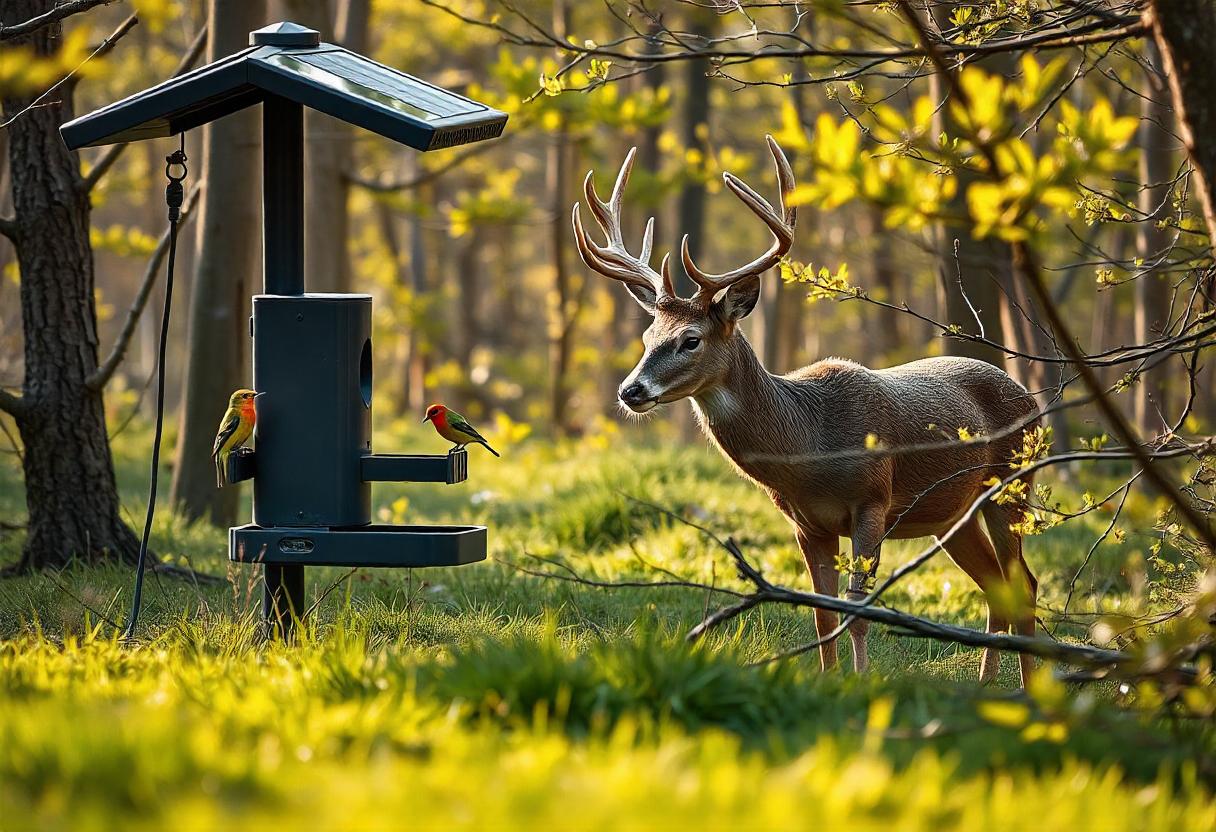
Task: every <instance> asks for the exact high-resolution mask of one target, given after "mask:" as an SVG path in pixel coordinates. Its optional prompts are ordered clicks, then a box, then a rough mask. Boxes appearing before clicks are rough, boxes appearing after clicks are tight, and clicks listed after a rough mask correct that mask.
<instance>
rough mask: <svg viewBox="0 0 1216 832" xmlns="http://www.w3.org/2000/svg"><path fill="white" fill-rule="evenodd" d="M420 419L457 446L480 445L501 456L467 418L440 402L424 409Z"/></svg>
mask: <svg viewBox="0 0 1216 832" xmlns="http://www.w3.org/2000/svg"><path fill="white" fill-rule="evenodd" d="M422 421H424V422H430V423H431V424H432V425H434V426H435V432H436V433H438V434H439V435H440V436H442V437H443V438H444V439H446V440H448V441H449V442H451V443H453V444H454V445H455V446H456V447H457V448H463V447H464V446H465V445H482V446H483V447H485V449H486V450H487V451H489V452H490V453H492V454H494V456H501V454H499V453H498V451H496V450H494V449H493V448H491V447H490V443H489V442H487V441H486V440H485V437H484V436H482V435H481V434H480V433H478V432H477V428H475V427H473V426H472V425H471V424H469V420H468V419H466V418H464V417H463V416H461V415H460V414H459V413H457V412H456V411H455V410H452V409H450V408H447V407H444V406H443V405H441V404H433V405H431V406H430V407H428V408H427V409H426V416H424V417H423V418H422Z"/></svg>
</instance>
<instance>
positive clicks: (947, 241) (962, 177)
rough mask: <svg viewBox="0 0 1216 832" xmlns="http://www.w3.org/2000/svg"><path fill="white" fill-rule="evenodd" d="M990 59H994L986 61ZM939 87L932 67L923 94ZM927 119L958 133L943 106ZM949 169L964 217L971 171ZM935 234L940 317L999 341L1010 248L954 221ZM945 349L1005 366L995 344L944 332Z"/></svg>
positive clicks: (936, 129) (937, 93)
mask: <svg viewBox="0 0 1216 832" xmlns="http://www.w3.org/2000/svg"><path fill="white" fill-rule="evenodd" d="M946 13H947V9H946V8H945V7H944V6H943V7H941V8H935V9H934V12H933V14H932V15H930V25H931V26H933V25H935V24H936V28H937V30H938V31H939V32H940V31H941V28H942V21H933V19H932V18H933V15H941V16H944V15H945V14H946ZM982 63H983V64H984V65H985V68H986V69H988V71H990V72H1002V71H1003V69H1004V68H1003V67H1001V66H999V64H1000V63H1001V61H1000V60H996V61H994V60H991V59H990V60H988V61H983V62H982ZM993 63H996V64H998V65H997V66H992V64H993ZM944 90H945V84H943V83H942V80H941V78H940V76H939V75H938V73H936V72H934V73H933V74H932V75H931V76H930V80H929V94H930V95H931V96H932V97H933V100H934V101H940V100H941V99H942V98H943V96H944ZM933 121H934V123H933V133H934V135H937V134H938V133H940V132H941V131H943V130H944V131H945V132H946V134H947V135H950V136H959V135H961V134H962V131H961V130H959V129H958V128H957V127H956V126H955V124H954V120H953V119H952V118H951V117H950V107H949V106H943V107H941V108H939V109H938V111H937V112H936V114H935V115H934V119H933ZM955 175H956V177H957V178H958V191H957V194H956V195H955V198H954V200H953V204H952V205H951V207H950V214H951V215H953V216H963V217H965V216H967V207H966V195H967V187H968V186H969V185H970V184H971V182H972V181H974V179H975V176H976V174H969V173H967V172H966V171H963V170H959V171H956V172H955ZM936 236H937V240H938V276H939V277H940V279H941V287H942V295H943V297H944V298H945V307H946V308H945V310H944V311H945V314H946V320H947V321H948V322H949V323H951V324H955V325H957V326H960V327H962V328H963V330H964V331H965V332H969V333H971V334H974V335H978V334H979V332H980V330H981V329H982V330H983V332H984V335H985V336H986V337H987V338H989V339H990V340H993V341H997V342H1001V341H1002V336H1003V330H1002V328H1001V294H1000V289H999V287H1000V285H1001V284H1004V283H1008V282H1010V281H1012V276H1011V275H1012V265H1011V264H1012V253H1011V252H1010V250H1009V246H1008V245H1007V244H1006V243H1003V242H1001V241H1000V240H997V239H995V238H993V237H990V238H987V239H984V240H976V239H975V238H974V237H973V236H972V229H971V226H970V225H969V224H965V225H961V226H960V225H948V224H945V223H940V224H938V226H937V230H936ZM956 246H957V254H956ZM945 349H946V352H947V353H949V354H950V355H959V356H965V357H968V358H978V359H980V360H981V361H987V362H989V363H990V364H995V365H996V366H998V367H1001V368H1004V366H1005V357H1004V354H1003V353H1002V352H1001V351H1000V350H998V349H996V348H995V347H989V346H986V345H984V344H981V343H978V342H976V341H970V340H961V339H958V338H947V339H946V343H945Z"/></svg>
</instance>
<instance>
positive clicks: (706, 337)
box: [571, 136, 795, 413]
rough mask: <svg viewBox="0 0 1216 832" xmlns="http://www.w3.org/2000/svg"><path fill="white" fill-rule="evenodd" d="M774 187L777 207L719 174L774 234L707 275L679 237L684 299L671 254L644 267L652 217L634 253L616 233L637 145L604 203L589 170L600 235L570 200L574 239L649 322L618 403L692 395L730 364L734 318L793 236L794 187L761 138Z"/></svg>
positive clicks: (639, 409) (781, 159)
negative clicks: (692, 286)
mask: <svg viewBox="0 0 1216 832" xmlns="http://www.w3.org/2000/svg"><path fill="white" fill-rule="evenodd" d="M767 140H768V148H769V151H770V152H771V153H772V155H773V164H774V165H775V166H776V169H777V182H778V185H779V186H780V210H779V211H778V210H777V209H775V208H773V206H772V205H770V204H769V203H768V201H767V200H766V199H765V198H764V197H762V196H760V195H759V194H758V193H756V192H755V191H754V190H752V188H751V187H750V186H749V185H748V184H747V183H746V182H744V181H743V180H741V179H739V177H737V176H735V175H734V174H733V173H723V174H722V178H723V180H724V181H725V182H726V187H727V188H729V189H730V190H731V192H733V193H734V194H735V196H737V197H739V199H741V200H742V201H743V204H745V205H746V206H747V207H748V208H750V209H751V210H752V211H753V212H754V213H755V214H756V215H757V216H758V217H760V219H761V220H763V222H764V224H765V225H767V226H768V227H769V230H771V231H772V233H773V244H772V245H771V246H770V247H769V249H768V251H766V252H765V253H764V254H762V255H760V256H759V257H757V258H756V259H755V260H753V261H752V262H750V263H748V264H746V265H744V266H740V267H739V268H737V269H732V270H731V271H728V272H724V273H722V274H708V273H706V272H704V271H702V270H701V269H700V268H698V267H697V264H696V263H694V262H693V259H692V255H691V254H689V251H688V235H687V234H685V235H684V238H683V240H682V241H681V243H680V258H681V260H682V261H683V263H684V270H685V271H686V272H687V274H688V276H689V277H690V278H691V279H692V281H693V282H694V283H696V284H697V291H696V293H695V294H694V295H693V296H692V297H691V298H681V297H679V296H678V295H676V293H675V290H674V289H673V287H672V282H671V264H670V255H669V254H668V255H664V256H663V261H662V263H661V265H660V266H659V271H658V272H656V271H655V270H654V269H653V268H652V267H651V265H650V253H651V248H652V246H653V243H654V218H653V217H651V218H650V220H649V221H648V222H647V223H646V230H645V232H644V233H643V235H642V248H641V252H640V253H639V254H638V255H637V256H634V255H633V254H630V253H629V250H628V249H627V248H626V247H625V242H624V238H623V235H622V231H621V200H622V197H623V196H624V192H625V185H626V184H627V183H628V182H629V172H630V170H631V169H632V168H633V159H634V156H635V155H636V152H637V148H633V149H632V150H630V151H629V154H628V155H627V156H626V157H625V162H624V164H622V165H621V170H620V173H618V174H617V177H616V184H615V185H614V186H613V188H612V196H611V197H609V199H608V202H604V201H603V200H601V199H600V198H599V196H598V195H597V194H596V192H595V186H594V185H593V184H592V182H591V176H592V173H591V171H588V172H587V178H586V179H585V180H584V181H583V192H584V194H585V196H586V198H587V207H588V208H590V209H591V213H592V215H593V216H594V217H595V221H596V223H597V224H598V225H599V227H600V229H601V230H602V231H603V232H604V235H605V237H607V244H606V245H602V246H601V245H599V244H598V243H596V242H594V241H593V240H591V239H590V237H588V235H587V232H586V230H585V229H584V228H583V222H582V218H581V217H580V215H579V205H578V203H575V205H574V211H573V215H572V217H571V219H572V222H573V224H574V238H575V241H576V242H577V244H578V251H579V254H580V255H581V256H582V258H583V262H584V263H586V264H587V266H588V267H590V268H591V269H593V270H594V271H597V272H599V273H600V274H602V275H604V276H605V277H610V278H612V279H613V280H619V281H620V282H622V283H624V284H625V288H627V289H628V290H629V293H630V294H631V295H632V296H633V298H634V300H636V301H637V302H638V303H639V304H641V306H642V308H643V309H645V310H646V311H647V312H649V313H650V314H651V315H652V316H653V317H654V322H653V323H652V324H651V325H650V326H649V327H648V328H647V329H646V332H645V333H644V334H643V335H642V343H643V345H644V346H645V352H644V353H643V354H642V359H641V361H639V362H638V365H637V366H636V367H634V369H633V372H631V373H630V374H629V375H628V377H626V379H625V381H624V382H622V384H621V387H620V389H619V390H618V391H617V394H618V396H619V397H620V400H621V403H622V404H624V405H625V406H626V407H628V408H629V409H630V410H632V411H634V412H635V413H645V412H646V411H647V410H650V409H651V408H653V407H654V406H655V405H658V404H666V403H668V402H674V401H679V400H680V399H683V398H687V397H689V396H697V395H700V394H701V393H704V392H706V391H708V390H710V389H712V388H713V386H714V385H715V384H716V383H717V382H718V381H719V380H720V379H721V378H722V377H723V376H724V375H725V373H726V371H727V369H728V366H729V351H728V350H727V349H725V348H724V347H725V346H726V344H727V343H728V342H729V341H730V339H731V338H734V337H735V330H736V324H737V323H738V321H739V320H740V319H741V318H743V317H745V316H746V315H748V314H749V313H750V312H751V311H752V309H754V308H755V306H756V301H757V300H759V298H760V277H761V275H762V274H763V273H764V272H766V271H768V270H769V269H771V268H772V267H773V266H775V265H777V262H778V261H779V260H780V259H781V258H782V256H784V255H785V253H786V252H788V251H789V249H790V246H791V245H792V244H793V242H794V220H795V209H794V208H792V207H787V205H786V200H787V198H788V197H789V194H790V192H791V191H793V190H794V173H793V171H792V170H790V164H789V162H788V161H787V160H786V158H785V154H784V153H783V152H782V151H781V148H780V147H779V146H778V145H777V142H775V141H774V140H773V137H772V136H768V137H767Z"/></svg>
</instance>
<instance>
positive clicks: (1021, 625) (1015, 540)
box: [982, 503, 1039, 687]
mask: <svg viewBox="0 0 1216 832" xmlns="http://www.w3.org/2000/svg"><path fill="white" fill-rule="evenodd" d="M982 511H983V513H984V523H985V524H986V525H987V526H988V536H989V537H991V538H992V545H993V547H994V548H995V549H996V557H997V562H998V563H1000V565H1001V571H1002V572H1003V573H1004V575H1005V580H1006V581H1008V582H1009V584H1010V585H1011V586H1013V587H1014V589H1015V590H1016V591H1019V597H1018V599H1017V600H1018V609H1017V611H1016V613H1015V615H1014V616H1013V627H1014V630H1015V631H1016V632H1017V634H1018V635H1020V636H1033V635H1034V633H1035V618H1034V615H1035V608H1036V606H1037V604H1038V592H1039V581H1038V579H1037V578H1035V576H1034V573H1033V572H1031V571H1030V566H1028V565H1027V563H1026V558H1025V556H1024V555H1023V553H1022V536H1021V535H1019V534H1017V533H1016V532H1014V531H1013V530H1012V529H1010V528H1009V525H1010V523H1012V522H1013V521H1015V520H1016V519H1017V517H1016V516H1014V514H1013V512H1011V511H1010V510H1009V508H1008V507H1006V506H998V505H994V504H992V503H989V504H988V505H985V506H984V508H983V509H982ZM1019 580H1020V581H1023V583H1022V586H1021V587H1019V586H1018V581H1019ZM1022 589H1024V590H1025V593H1026V595H1025V596H1020V591H1021V590H1022ZM1018 664H1019V666H1020V670H1021V673H1022V687H1025V686H1026V681H1027V680H1028V679H1029V677H1030V673H1031V671H1033V670H1034V657H1033V656H1029V655H1027V654H1025V653H1020V654H1018Z"/></svg>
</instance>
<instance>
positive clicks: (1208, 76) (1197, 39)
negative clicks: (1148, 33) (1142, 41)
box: [1145, 0, 1216, 250]
mask: <svg viewBox="0 0 1216 832" xmlns="http://www.w3.org/2000/svg"><path fill="white" fill-rule="evenodd" d="M1145 14H1146V15H1147V17H1148V22H1149V25H1151V26H1152V30H1153V39H1154V40H1155V41H1156V43H1157V48H1158V49H1159V50H1160V51H1161V65H1162V69H1163V70H1164V71H1165V77H1166V78H1167V79H1168V81H1169V87H1170V95H1171V98H1172V99H1173V103H1174V112H1175V113H1177V115H1178V128H1179V134H1180V135H1181V137H1182V144H1183V146H1184V147H1186V152H1187V155H1188V156H1189V157H1190V160H1191V165H1192V166H1193V167H1194V169H1195V174H1194V179H1195V197H1196V199H1197V200H1198V201H1199V207H1200V210H1201V211H1202V213H1203V217H1204V221H1205V222H1206V223H1207V229H1208V246H1209V247H1210V248H1212V249H1213V250H1216V194H1214V193H1213V189H1216V142H1214V141H1212V136H1214V135H1216V72H1213V67H1214V66H1216V3H1213V2H1212V0H1150V2H1149V4H1148V8H1147V10H1146V12H1145Z"/></svg>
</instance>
